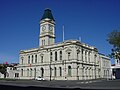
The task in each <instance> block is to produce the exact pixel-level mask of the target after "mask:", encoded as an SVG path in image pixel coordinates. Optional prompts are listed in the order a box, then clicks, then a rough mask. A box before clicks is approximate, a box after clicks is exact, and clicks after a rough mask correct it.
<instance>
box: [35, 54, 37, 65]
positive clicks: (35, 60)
mask: <svg viewBox="0 0 120 90" xmlns="http://www.w3.org/2000/svg"><path fill="white" fill-rule="evenodd" d="M35 63H37V55H35Z"/></svg>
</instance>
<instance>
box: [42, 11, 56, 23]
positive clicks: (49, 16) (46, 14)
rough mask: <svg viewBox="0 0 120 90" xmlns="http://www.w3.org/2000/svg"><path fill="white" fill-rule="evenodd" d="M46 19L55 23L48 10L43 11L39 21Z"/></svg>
mask: <svg viewBox="0 0 120 90" xmlns="http://www.w3.org/2000/svg"><path fill="white" fill-rule="evenodd" d="M46 18H49V19H51V20H53V21H55V20H54V18H53V15H52V12H51V10H50V9H45V11H44V14H43V16H42V18H41V20H43V19H46Z"/></svg>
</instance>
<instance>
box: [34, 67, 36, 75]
mask: <svg viewBox="0 0 120 90" xmlns="http://www.w3.org/2000/svg"><path fill="white" fill-rule="evenodd" d="M34 77H36V68H34Z"/></svg>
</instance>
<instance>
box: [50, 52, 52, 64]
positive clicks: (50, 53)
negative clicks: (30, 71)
mask: <svg viewBox="0 0 120 90" xmlns="http://www.w3.org/2000/svg"><path fill="white" fill-rule="evenodd" d="M51 61H52V52H50V62H51Z"/></svg>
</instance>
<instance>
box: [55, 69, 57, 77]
mask: <svg viewBox="0 0 120 90" xmlns="http://www.w3.org/2000/svg"><path fill="white" fill-rule="evenodd" d="M54 76H55V77H56V76H57V69H56V67H54Z"/></svg>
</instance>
